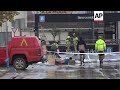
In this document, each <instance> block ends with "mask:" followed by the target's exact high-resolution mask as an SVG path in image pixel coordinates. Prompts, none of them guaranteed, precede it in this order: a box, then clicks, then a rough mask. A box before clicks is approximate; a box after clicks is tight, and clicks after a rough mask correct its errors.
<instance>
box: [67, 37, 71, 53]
mask: <svg viewBox="0 0 120 90" xmlns="http://www.w3.org/2000/svg"><path fill="white" fill-rule="evenodd" d="M70 45H71V37H70V36H67V39H66V47H67V52H69V51H70Z"/></svg>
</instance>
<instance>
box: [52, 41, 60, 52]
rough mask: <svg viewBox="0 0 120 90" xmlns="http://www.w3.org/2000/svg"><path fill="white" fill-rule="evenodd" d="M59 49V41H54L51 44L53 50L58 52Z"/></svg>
mask: <svg viewBox="0 0 120 90" xmlns="http://www.w3.org/2000/svg"><path fill="white" fill-rule="evenodd" d="M57 49H58V44H57V42H54V43H53V44H52V45H51V51H55V52H57Z"/></svg>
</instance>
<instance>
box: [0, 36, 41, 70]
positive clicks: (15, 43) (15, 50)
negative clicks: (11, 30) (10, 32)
mask: <svg viewBox="0 0 120 90" xmlns="http://www.w3.org/2000/svg"><path fill="white" fill-rule="evenodd" d="M8 53H9V60H10V64H12V65H13V66H14V68H16V69H19V70H23V69H25V68H27V67H28V65H29V64H32V63H37V62H40V61H41V60H42V58H43V49H42V44H41V41H40V40H39V39H38V38H37V37H36V36H16V37H13V38H12V40H11V41H9V42H8ZM5 59H6V48H5V47H0V65H3V64H5Z"/></svg>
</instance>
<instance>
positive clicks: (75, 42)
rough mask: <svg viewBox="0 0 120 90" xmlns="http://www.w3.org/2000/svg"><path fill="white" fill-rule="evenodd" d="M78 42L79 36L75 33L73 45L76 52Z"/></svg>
mask: <svg viewBox="0 0 120 90" xmlns="http://www.w3.org/2000/svg"><path fill="white" fill-rule="evenodd" d="M77 44H78V37H77V36H76V34H75V33H73V46H74V50H75V52H77Z"/></svg>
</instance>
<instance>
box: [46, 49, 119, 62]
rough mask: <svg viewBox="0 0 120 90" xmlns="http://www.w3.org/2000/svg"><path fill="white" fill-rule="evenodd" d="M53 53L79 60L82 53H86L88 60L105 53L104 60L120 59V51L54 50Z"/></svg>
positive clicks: (95, 58)
mask: <svg viewBox="0 0 120 90" xmlns="http://www.w3.org/2000/svg"><path fill="white" fill-rule="evenodd" d="M50 52H53V51H47V53H50ZM53 53H57V54H59V55H61V56H64V57H73V58H77V59H76V60H79V59H78V58H79V55H80V54H85V55H86V58H85V61H86V62H92V61H93V62H94V61H95V62H96V61H98V54H105V58H104V61H118V60H120V52H104V53H89V52H88V53H74V52H53Z"/></svg>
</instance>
